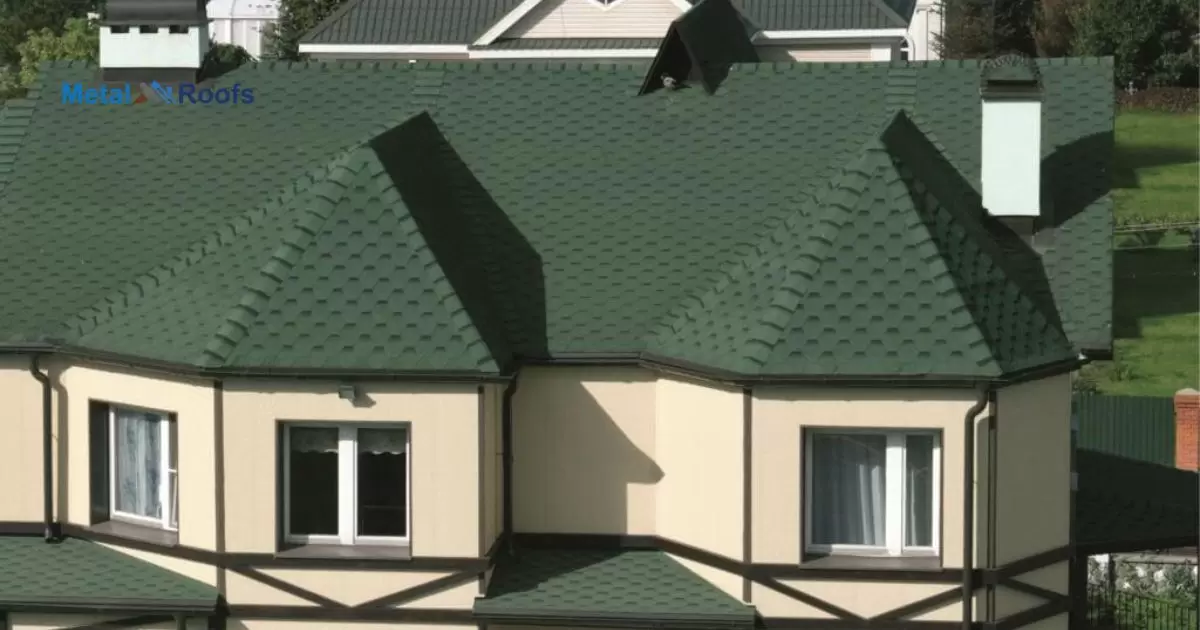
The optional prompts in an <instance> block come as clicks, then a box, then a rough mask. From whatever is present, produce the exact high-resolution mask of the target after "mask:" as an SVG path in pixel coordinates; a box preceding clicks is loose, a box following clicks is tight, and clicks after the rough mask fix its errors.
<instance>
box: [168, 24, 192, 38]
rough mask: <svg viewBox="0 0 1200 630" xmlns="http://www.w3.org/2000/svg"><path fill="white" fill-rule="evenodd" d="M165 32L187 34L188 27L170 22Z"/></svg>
mask: <svg viewBox="0 0 1200 630" xmlns="http://www.w3.org/2000/svg"><path fill="white" fill-rule="evenodd" d="M167 32H169V33H171V34H172V35H187V32H188V27H186V26H181V25H179V24H172V25H171V26H168V27H167Z"/></svg>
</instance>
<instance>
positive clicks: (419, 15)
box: [301, 0, 916, 49]
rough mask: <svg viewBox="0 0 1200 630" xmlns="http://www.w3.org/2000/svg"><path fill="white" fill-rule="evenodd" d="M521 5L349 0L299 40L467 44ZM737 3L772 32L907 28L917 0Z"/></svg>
mask: <svg viewBox="0 0 1200 630" xmlns="http://www.w3.org/2000/svg"><path fill="white" fill-rule="evenodd" d="M545 1H546V2H553V1H554V0H545ZM689 1H690V0H689ZM519 4H520V0H348V1H347V2H346V3H345V4H344V5H342V6H341V8H339V9H338V10H337V11H335V12H334V13H333V14H332V15H330V16H329V17H328V18H326V19H325V20H324V21H322V22H321V23H320V24H318V25H317V26H316V28H314V29H313V30H312V31H310V32H309V33H308V34H307V35H305V36H304V38H303V39H301V43H302V44H362V45H372V44H374V45H388V44H392V45H401V44H414V45H415V44H469V43H471V42H473V41H475V40H476V39H477V38H478V37H479V36H480V35H482V34H483V33H484V32H485V31H487V30H488V29H489V28H490V27H491V26H492V25H494V24H496V23H497V22H499V21H500V20H501V19H502V18H503V17H504V16H505V15H507V14H508V13H509V12H510V11H512V10H513V9H515V8H516V7H517V5H519ZM733 4H734V6H735V7H737V9H738V10H739V11H741V12H742V14H743V15H745V17H746V18H747V19H748V20H749V21H750V22H752V23H753V24H754V25H756V26H757V27H758V28H760V29H763V30H771V31H805V30H815V31H822V30H864V29H895V28H907V27H908V22H909V20H910V19H911V18H912V13H913V9H914V7H915V6H916V2H915V0H733ZM606 41H610V42H614V41H621V38H616V39H609V40H606ZM630 43H633V42H630ZM493 46H495V45H494V44H493ZM490 47H492V46H489V48H490ZM499 47H500V48H505V49H512V48H514V46H513V45H511V44H506V45H501V46H499ZM609 47H612V46H609ZM631 47H637V48H641V47H643V46H640V45H639V46H631ZM521 48H530V49H534V48H538V49H541V48H548V46H521Z"/></svg>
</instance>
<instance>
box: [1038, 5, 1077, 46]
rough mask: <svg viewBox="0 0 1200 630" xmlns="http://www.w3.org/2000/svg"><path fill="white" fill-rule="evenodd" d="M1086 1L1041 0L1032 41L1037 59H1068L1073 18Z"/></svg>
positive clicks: (1073, 37) (1072, 41) (1072, 31)
mask: <svg viewBox="0 0 1200 630" xmlns="http://www.w3.org/2000/svg"><path fill="white" fill-rule="evenodd" d="M1085 1H1086V0H1041V2H1040V3H1039V4H1038V8H1037V15H1036V16H1035V19H1034V31H1033V39H1034V43H1035V44H1036V47H1037V54H1038V56H1039V57H1069V56H1071V52H1072V46H1073V44H1074V40H1075V16H1076V15H1077V14H1078V13H1079V12H1080V11H1081V10H1083V5H1084V2H1085Z"/></svg>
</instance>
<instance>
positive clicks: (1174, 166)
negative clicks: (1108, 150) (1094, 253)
mask: <svg viewBox="0 0 1200 630" xmlns="http://www.w3.org/2000/svg"><path fill="white" fill-rule="evenodd" d="M1116 127H1117V138H1116V140H1117V147H1116V153H1115V155H1114V156H1113V197H1114V199H1115V200H1116V204H1117V205H1116V213H1117V216H1118V218H1121V217H1135V216H1140V217H1146V218H1150V219H1157V218H1180V219H1182V220H1185V221H1186V220H1189V219H1190V220H1193V221H1194V220H1195V219H1196V216H1197V213H1198V212H1200V206H1198V205H1197V203H1198V200H1197V192H1198V190H1200V189H1198V188H1197V178H1200V144H1198V142H1197V138H1198V137H1200V117H1198V116H1196V115H1195V114H1162V113H1158V112H1145V111H1126V112H1121V113H1120V114H1118V115H1117V121H1116Z"/></svg>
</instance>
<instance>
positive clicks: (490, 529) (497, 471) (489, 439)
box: [480, 385, 504, 555]
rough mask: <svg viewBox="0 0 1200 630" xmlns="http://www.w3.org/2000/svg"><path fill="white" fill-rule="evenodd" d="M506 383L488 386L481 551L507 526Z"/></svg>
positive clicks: (485, 404) (484, 426) (484, 428)
mask: <svg viewBox="0 0 1200 630" xmlns="http://www.w3.org/2000/svg"><path fill="white" fill-rule="evenodd" d="M503 392H504V386H502V385H487V386H485V387H484V421H483V488H484V492H483V502H484V506H483V507H484V518H483V537H482V539H481V540H480V542H481V543H482V545H481V549H480V555H482V554H484V553H486V552H487V550H488V549H489V548H490V547H491V546H492V543H493V542H494V541H495V540H496V538H497V537H498V536H499V535H500V532H501V531H502V530H503V529H504V514H503V512H502V510H503V507H504V506H503V495H504V488H503V484H504V470H503V466H504V459H503V457H504V450H503V444H502V443H501V428H500V419H501V413H502V412H501V407H502V405H503Z"/></svg>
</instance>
